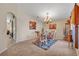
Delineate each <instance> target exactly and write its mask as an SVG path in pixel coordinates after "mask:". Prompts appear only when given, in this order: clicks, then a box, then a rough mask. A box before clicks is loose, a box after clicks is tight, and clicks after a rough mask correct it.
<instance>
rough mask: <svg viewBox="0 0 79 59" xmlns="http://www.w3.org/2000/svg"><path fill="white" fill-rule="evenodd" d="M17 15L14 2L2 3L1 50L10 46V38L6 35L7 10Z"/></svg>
mask: <svg viewBox="0 0 79 59" xmlns="http://www.w3.org/2000/svg"><path fill="white" fill-rule="evenodd" d="M10 11H11V12H13V13H14V14H15V15H17V11H16V6H15V5H13V4H10V5H9V4H0V52H2V51H3V50H5V49H6V48H7V47H8V44H9V41H10V39H9V38H8V37H7V35H6V15H7V12H10Z"/></svg>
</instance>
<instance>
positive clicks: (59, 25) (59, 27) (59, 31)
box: [56, 20, 66, 39]
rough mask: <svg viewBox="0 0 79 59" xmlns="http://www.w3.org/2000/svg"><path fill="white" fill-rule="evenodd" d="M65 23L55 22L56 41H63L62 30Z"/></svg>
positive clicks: (62, 21) (63, 21)
mask: <svg viewBox="0 0 79 59" xmlns="http://www.w3.org/2000/svg"><path fill="white" fill-rule="evenodd" d="M65 21H66V20H59V21H56V24H57V29H56V39H63V38H64V35H63V29H64V28H65Z"/></svg>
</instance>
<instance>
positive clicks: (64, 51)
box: [1, 40, 76, 56]
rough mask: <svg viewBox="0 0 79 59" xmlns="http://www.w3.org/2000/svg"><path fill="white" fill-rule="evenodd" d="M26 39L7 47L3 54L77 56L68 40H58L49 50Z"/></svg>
mask: <svg viewBox="0 0 79 59" xmlns="http://www.w3.org/2000/svg"><path fill="white" fill-rule="evenodd" d="M32 42H33V40H26V41H23V42H20V43H17V44H15V45H13V46H11V47H10V48H9V49H7V50H6V51H5V52H3V53H2V54H1V56H76V51H75V49H72V48H69V47H68V42H66V41H64V40H58V41H57V42H56V43H55V44H54V45H52V46H51V47H50V48H49V49H48V50H43V49H41V48H39V47H37V46H35V45H34V44H33V43H32Z"/></svg>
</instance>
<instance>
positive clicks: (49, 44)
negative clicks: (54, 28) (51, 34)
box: [34, 39, 57, 50]
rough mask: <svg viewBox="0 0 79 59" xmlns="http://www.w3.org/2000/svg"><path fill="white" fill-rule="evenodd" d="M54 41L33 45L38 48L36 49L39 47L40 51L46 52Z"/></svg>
mask: <svg viewBox="0 0 79 59" xmlns="http://www.w3.org/2000/svg"><path fill="white" fill-rule="evenodd" d="M56 41H57V40H52V39H50V40H47V42H43V43H42V42H40V43H38V44H35V43H34V44H35V45H36V46H38V47H40V48H42V49H44V50H48V49H49V48H50V47H51V46H52V45H54V44H55V43H56Z"/></svg>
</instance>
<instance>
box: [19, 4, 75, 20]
mask: <svg viewBox="0 0 79 59" xmlns="http://www.w3.org/2000/svg"><path fill="white" fill-rule="evenodd" d="M17 6H18V8H19V10H21V11H22V12H24V13H26V14H28V15H30V16H32V17H37V16H40V17H44V16H45V15H46V13H47V12H48V13H49V15H51V17H52V18H54V19H56V20H64V19H66V18H68V17H69V16H70V15H71V11H72V9H73V7H74V4H73V3H26V4H17Z"/></svg>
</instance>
